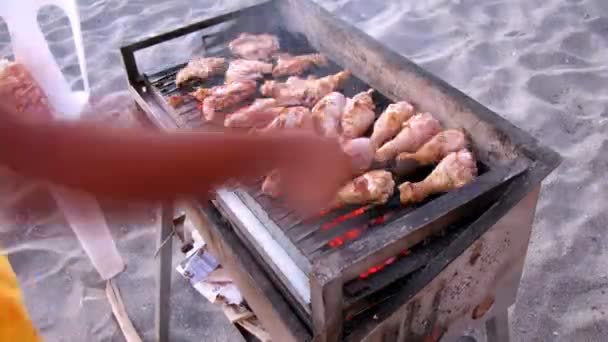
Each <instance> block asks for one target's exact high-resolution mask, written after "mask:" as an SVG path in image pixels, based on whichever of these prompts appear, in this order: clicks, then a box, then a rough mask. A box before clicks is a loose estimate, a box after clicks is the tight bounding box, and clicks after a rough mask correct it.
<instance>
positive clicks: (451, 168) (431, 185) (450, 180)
mask: <svg viewBox="0 0 608 342" xmlns="http://www.w3.org/2000/svg"><path fill="white" fill-rule="evenodd" d="M476 176H477V166H476V163H475V159H474V158H473V155H472V154H471V152H469V151H468V150H466V149H462V150H460V151H458V152H452V153H450V154H448V156H447V157H445V158H443V160H442V161H441V162H440V163H439V164H438V165H437V167H436V168H435V170H433V172H431V174H430V175H429V176H428V177H427V178H425V179H424V180H423V181H421V182H418V183H410V182H405V183H403V184H401V185H400V186H399V192H400V199H401V204H403V205H409V204H413V203H418V202H421V201H423V200H424V199H425V198H427V197H428V196H430V195H432V194H436V193H442V192H448V191H451V190H454V189H458V188H460V187H463V186H465V185H466V184H468V183H470V182H471V181H472V180H473V179H474V178H475V177H476Z"/></svg>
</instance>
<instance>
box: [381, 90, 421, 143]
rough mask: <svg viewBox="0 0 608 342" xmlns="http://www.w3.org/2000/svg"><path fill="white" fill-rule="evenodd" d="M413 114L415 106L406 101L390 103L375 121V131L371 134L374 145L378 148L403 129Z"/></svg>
mask: <svg viewBox="0 0 608 342" xmlns="http://www.w3.org/2000/svg"><path fill="white" fill-rule="evenodd" d="M413 115H414V106H412V105H411V104H409V103H407V102H405V101H401V102H397V103H392V104H390V105H388V107H386V109H385V110H384V112H382V114H380V117H379V118H378V120H376V123H374V131H373V132H372V136H371V139H372V143H373V144H374V146H376V148H378V147H380V146H382V144H384V143H385V142H387V141H388V140H390V139H392V138H394V137H395V135H397V133H399V131H400V130H401V128H402V126H403V123H404V122H406V121H407V120H409V119H410V118H411V117H412V116H413Z"/></svg>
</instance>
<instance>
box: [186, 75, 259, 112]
mask: <svg viewBox="0 0 608 342" xmlns="http://www.w3.org/2000/svg"><path fill="white" fill-rule="evenodd" d="M255 92H256V83H255V81H251V80H246V81H239V82H234V83H229V84H225V85H221V86H217V87H213V88H210V89H209V88H199V89H197V90H196V91H194V92H193V93H191V94H190V95H192V96H194V97H195V98H196V99H197V100H199V101H201V102H202V103H203V106H202V109H203V115H204V116H205V119H207V120H209V121H212V120H214V119H215V118H216V113H217V112H222V111H224V110H226V109H229V108H230V107H233V106H236V105H238V104H240V103H242V102H243V101H245V100H247V99H249V98H251V97H252V96H253V95H255Z"/></svg>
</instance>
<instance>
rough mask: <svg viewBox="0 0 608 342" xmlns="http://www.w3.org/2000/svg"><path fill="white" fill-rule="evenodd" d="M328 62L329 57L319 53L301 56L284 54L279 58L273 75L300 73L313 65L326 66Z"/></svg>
mask: <svg viewBox="0 0 608 342" xmlns="http://www.w3.org/2000/svg"><path fill="white" fill-rule="evenodd" d="M327 63H328V61H327V58H326V57H325V56H323V55H321V54H319V53H313V54H309V55H301V56H291V55H289V54H282V55H280V56H279V58H278V59H277V66H275V67H274V70H273V71H272V76H274V77H281V76H292V75H300V74H301V73H303V72H304V71H306V70H307V69H309V68H310V67H312V66H313V65H316V66H326V65H327Z"/></svg>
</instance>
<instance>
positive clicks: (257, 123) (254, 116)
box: [224, 99, 285, 128]
mask: <svg viewBox="0 0 608 342" xmlns="http://www.w3.org/2000/svg"><path fill="white" fill-rule="evenodd" d="M283 109H285V107H281V106H278V105H277V101H276V100H275V99H256V100H255V101H253V103H252V104H251V105H249V106H246V107H244V108H241V109H239V110H238V111H236V112H234V113H232V114H228V115H226V119H225V120H224V126H225V127H240V128H247V127H255V128H261V127H264V126H266V125H268V124H269V123H270V122H271V121H272V120H274V119H275V118H276V117H277V116H278V115H279V113H281V111H282V110H283Z"/></svg>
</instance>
